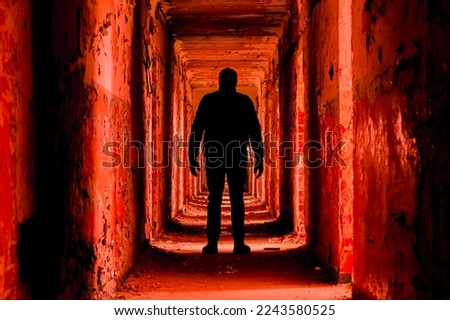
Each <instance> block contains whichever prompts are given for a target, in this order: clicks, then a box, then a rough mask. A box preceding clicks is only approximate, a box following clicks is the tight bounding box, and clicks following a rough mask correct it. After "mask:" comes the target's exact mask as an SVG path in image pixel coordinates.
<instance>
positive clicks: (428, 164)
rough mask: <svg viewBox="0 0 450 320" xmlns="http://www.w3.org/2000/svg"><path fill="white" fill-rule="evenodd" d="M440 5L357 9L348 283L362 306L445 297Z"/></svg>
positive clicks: (364, 4)
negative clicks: (371, 301) (369, 301)
mask: <svg viewBox="0 0 450 320" xmlns="http://www.w3.org/2000/svg"><path fill="white" fill-rule="evenodd" d="M444 2H445V1H437V2H434V3H433V4H429V6H428V5H427V3H426V2H421V1H419V2H406V1H402V2H398V1H397V2H391V1H383V0H380V1H359V2H358V3H357V4H355V6H354V9H353V15H354V26H353V39H354V40H353V47H354V54H355V56H357V57H358V59H357V60H355V63H354V77H355V82H354V90H355V91H354V92H355V95H354V101H355V132H356V137H355V156H354V161H355V202H354V210H355V266H354V267H355V273H354V282H355V287H356V290H355V292H356V293H357V294H360V295H361V296H363V297H371V298H379V299H386V298H396V299H410V298H444V297H447V298H448V297H449V293H448V283H449V280H448V279H449V276H448V275H449V262H448V249H449V247H448V243H449V242H448V234H449V232H448V227H449V218H448V192H449V191H448V190H449V188H448V183H449V182H448V181H449V176H448V164H449V147H448V144H447V143H446V142H445V141H448V138H449V130H448V125H447V124H448V120H449V112H448V102H449V101H448V99H449V96H448V93H447V91H448V90H446V89H443V88H444V87H443V85H444V84H447V88H448V83H449V81H448V80H449V76H448V72H447V65H448V62H449V57H450V55H449V49H448V48H449V46H448V44H449V41H448V37H447V36H444V34H445V33H446V32H447V34H448V31H449V22H448V21H449V20H448V15H449V11H448V10H449V8H448V5H444ZM444 17H447V19H444ZM444 86H445V85H444ZM446 288H447V289H446Z"/></svg>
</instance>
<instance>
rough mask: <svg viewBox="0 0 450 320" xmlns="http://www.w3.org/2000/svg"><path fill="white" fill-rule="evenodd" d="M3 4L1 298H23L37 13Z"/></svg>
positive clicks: (26, 5)
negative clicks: (20, 252)
mask: <svg viewBox="0 0 450 320" xmlns="http://www.w3.org/2000/svg"><path fill="white" fill-rule="evenodd" d="M0 3H1V4H0V30H1V31H0V52H1V61H0V158H1V159H2V165H1V166H0V180H1V183H0V187H1V190H0V194H1V201H0V230H1V236H0V299H24V298H28V297H29V294H30V290H29V287H28V286H26V285H25V284H24V282H25V281H24V278H23V268H22V269H20V268H19V258H18V250H19V246H20V241H19V233H20V231H21V230H22V229H21V228H20V225H21V224H22V223H23V222H24V221H25V220H27V219H30V218H31V217H32V216H33V214H34V184H35V171H34V158H33V153H34V138H33V137H34V135H33V133H32V132H33V130H34V119H33V114H34V113H33V109H34V105H33V101H32V93H33V88H32V80H33V79H32V77H31V76H30V75H31V73H32V67H31V50H32V40H31V33H32V32H31V30H32V29H31V28H32V14H31V3H30V1H26V0H22V1H9V0H2V1H1V2H0Z"/></svg>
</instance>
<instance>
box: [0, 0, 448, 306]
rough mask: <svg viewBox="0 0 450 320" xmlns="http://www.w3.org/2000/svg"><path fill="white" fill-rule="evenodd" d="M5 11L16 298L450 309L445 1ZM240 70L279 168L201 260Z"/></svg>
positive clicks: (107, 4) (20, 1) (2, 95)
mask: <svg viewBox="0 0 450 320" xmlns="http://www.w3.org/2000/svg"><path fill="white" fill-rule="evenodd" d="M0 4H1V6H0V52H1V55H2V59H1V60H0V107H1V109H0V158H1V159H2V165H1V166H0V195H1V201H0V299H221V298H230V299H351V298H355V299H361V298H362V299H365V298H369V299H432V298H434V299H444V298H445V299H449V298H450V254H449V252H450V237H449V234H450V215H449V212H450V203H449V199H450V144H448V141H450V126H449V125H448V124H449V123H450V109H449V108H448V106H449V105H450V90H449V87H450V71H449V66H450V39H449V36H448V35H449V34H450V6H449V5H448V1H447V0H436V1H409V0H397V1H389V0H320V1H319V0H217V1H209V0H164V1H161V0H102V1H97V0H66V1H58V0H39V1H37V0H14V1H13V0H0ZM226 67H230V68H233V69H235V70H236V71H237V73H238V87H237V90H238V91H239V92H242V93H244V94H246V95H248V96H249V97H250V98H251V100H252V102H253V104H254V106H255V111H256V114H257V117H258V119H259V122H260V123H261V127H262V133H263V140H264V146H265V150H266V157H265V161H264V174H263V176H262V177H261V178H260V179H256V177H255V174H254V173H253V170H252V169H253V168H252V167H251V166H250V167H249V171H248V176H249V177H248V182H247V184H246V186H245V203H246V209H247V210H246V228H247V229H246V230H247V234H248V242H249V244H250V245H251V246H252V253H251V254H250V255H242V256H238V255H233V254H232V242H231V237H230V200H229V197H228V194H227V192H225V194H226V195H225V197H224V199H223V205H222V209H223V213H222V215H223V228H222V238H221V242H220V243H219V251H220V254H219V255H217V256H204V255H201V254H200V253H201V248H202V246H203V245H204V244H205V242H206V239H205V235H204V232H205V225H206V204H207V196H208V189H207V186H206V177H205V171H204V169H203V168H202V171H201V172H200V174H199V177H198V178H194V177H193V176H192V175H191V174H190V172H189V168H188V166H187V160H188V155H187V141H188V139H189V132H190V130H191V125H192V122H193V119H194V116H195V114H196V112H197V108H198V105H199V102H200V100H201V98H202V97H203V96H204V95H205V94H207V93H210V92H213V91H215V90H217V87H218V75H219V72H220V71H221V70H222V69H223V68H226ZM252 165H253V163H252Z"/></svg>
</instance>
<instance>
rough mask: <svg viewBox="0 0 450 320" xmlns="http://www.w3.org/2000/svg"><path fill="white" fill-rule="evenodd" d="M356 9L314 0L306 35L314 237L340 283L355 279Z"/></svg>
mask: <svg viewBox="0 0 450 320" xmlns="http://www.w3.org/2000/svg"><path fill="white" fill-rule="evenodd" d="M305 7H306V8H307V6H305ZM350 10H351V2H348V1H344V0H342V1H320V2H313V3H312V4H311V7H309V10H308V12H309V18H310V21H311V22H310V25H309V27H308V28H306V31H307V32H308V33H307V34H305V36H304V39H303V40H302V41H303V43H304V47H303V50H304V51H305V55H306V57H307V58H306V59H307V60H306V61H307V62H306V67H305V72H306V87H307V91H308V95H307V101H306V105H307V111H306V112H307V116H306V117H307V120H306V123H307V129H306V130H307V132H306V135H307V140H306V142H307V144H306V148H305V157H306V165H307V166H308V167H309V170H308V171H307V174H306V181H307V188H308V189H307V192H306V199H307V203H306V207H307V210H306V211H307V215H308V217H309V223H308V225H309V227H308V229H309V236H310V241H309V242H310V243H311V245H312V248H313V250H314V253H315V254H316V256H317V257H318V258H319V260H320V261H321V263H322V264H323V265H324V266H325V267H326V268H327V269H328V270H329V271H330V272H332V274H333V275H334V277H335V278H336V280H337V281H340V282H348V281H350V280H351V273H352V259H353V258H352V245H353V234H352V216H353V211H352V210H353V207H352V192H353V167H352V163H351V157H352V151H353V145H352V141H351V140H352V137H353V131H352V124H351V123H352V114H353V109H352V104H351V69H352V66H351V51H350V50H351V46H350V38H349V36H348V33H349V32H350V30H351V29H350V28H351V24H349V22H351V11H350ZM346 35H347V36H346ZM349 102H350V103H349Z"/></svg>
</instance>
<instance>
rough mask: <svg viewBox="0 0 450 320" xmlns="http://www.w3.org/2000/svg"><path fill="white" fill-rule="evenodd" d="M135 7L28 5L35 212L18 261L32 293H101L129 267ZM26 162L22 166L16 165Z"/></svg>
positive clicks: (135, 123)
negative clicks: (30, 11) (33, 104)
mask: <svg viewBox="0 0 450 320" xmlns="http://www.w3.org/2000/svg"><path fill="white" fill-rule="evenodd" d="M139 4H140V1H139V2H138V3H136V4H135V3H134V2H133V3H132V2H131V1H119V0H117V1H113V0H111V1H103V2H102V3H101V4H100V3H98V2H96V1H84V0H79V1H70V2H60V1H55V2H51V1H47V2H45V3H40V4H39V5H37V6H36V7H34V8H33V18H34V23H35V25H34V26H35V28H34V30H33V31H34V32H33V41H34V44H35V46H34V50H33V66H34V69H33V71H31V70H29V71H28V76H30V75H32V74H34V77H33V78H34V79H35V87H34V93H35V99H36V216H35V218H33V219H29V220H27V221H26V223H25V224H24V228H26V235H27V236H26V237H24V239H23V240H22V242H23V248H24V249H23V250H24V252H23V256H22V257H21V259H22V261H23V264H24V265H25V266H28V267H27V268H26V270H25V272H26V277H27V279H28V283H29V284H30V286H31V291H32V294H33V297H35V298H57V297H60V298H105V297H110V296H111V294H112V292H113V291H114V290H115V288H116V286H117V284H118V283H120V281H121V280H122V279H123V278H124V276H125V275H126V274H127V272H128V270H129V269H130V268H131V266H132V264H133V262H134V258H135V251H136V242H137V230H138V228H137V226H138V219H139V217H140V215H141V213H142V210H143V209H142V206H141V204H142V201H141V200H140V199H141V198H142V191H141V190H142V189H143V188H142V181H143V180H142V176H141V169H140V168H139V161H138V160H139V159H140V157H139V154H140V152H138V151H137V148H132V147H133V146H134V145H135V144H134V142H133V141H142V140H143V129H142V128H143V123H142V119H143V117H142V113H143V112H142V108H143V103H142V101H143V98H142V93H143V88H144V84H143V76H142V74H143V73H142V58H141V57H140V54H141V38H140V28H139V26H138V24H137V23H138V19H139V15H140V14H141V11H138V10H137V6H139ZM24 167H25V166H24Z"/></svg>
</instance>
